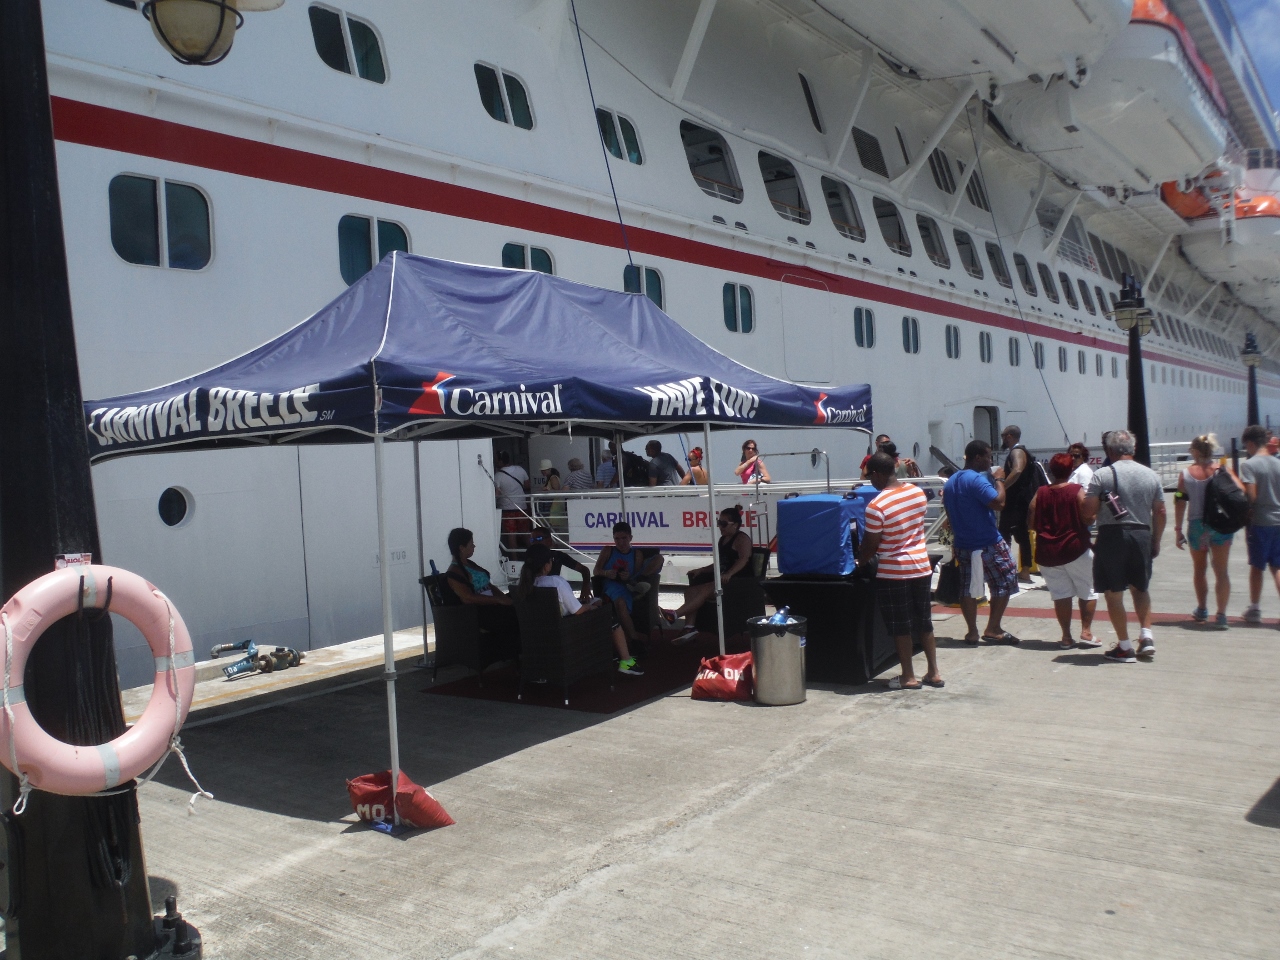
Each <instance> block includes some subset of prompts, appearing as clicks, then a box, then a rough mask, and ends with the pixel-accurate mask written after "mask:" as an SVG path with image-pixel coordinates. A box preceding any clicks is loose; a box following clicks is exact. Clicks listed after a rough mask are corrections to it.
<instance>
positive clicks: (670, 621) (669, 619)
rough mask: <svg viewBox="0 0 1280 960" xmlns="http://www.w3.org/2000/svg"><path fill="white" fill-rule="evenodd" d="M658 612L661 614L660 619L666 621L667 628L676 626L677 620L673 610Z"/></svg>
mask: <svg viewBox="0 0 1280 960" xmlns="http://www.w3.org/2000/svg"><path fill="white" fill-rule="evenodd" d="M658 612H659V613H661V614H662V619H663V620H664V621H666V624H667V626H669V627H674V626H675V625H676V620H678V619H679V618H678V617H677V616H676V612H675V611H674V610H660V611H658Z"/></svg>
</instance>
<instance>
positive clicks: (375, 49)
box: [347, 17, 387, 83]
mask: <svg viewBox="0 0 1280 960" xmlns="http://www.w3.org/2000/svg"><path fill="white" fill-rule="evenodd" d="M347 29H348V30H350V31H351V52H352V53H353V54H355V60H356V72H357V73H359V74H360V76H361V77H363V78H364V79H365V80H371V81H372V82H374V83H386V82H387V67H386V64H385V63H383V62H382V46H381V44H379V43H378V35H377V34H376V33H374V31H373V27H371V26H369V24H367V23H364V22H363V21H361V20H357V19H355V18H354V17H347Z"/></svg>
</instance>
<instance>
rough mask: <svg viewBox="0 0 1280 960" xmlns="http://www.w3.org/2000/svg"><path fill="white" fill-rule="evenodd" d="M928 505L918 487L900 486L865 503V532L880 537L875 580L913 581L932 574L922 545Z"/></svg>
mask: <svg viewBox="0 0 1280 960" xmlns="http://www.w3.org/2000/svg"><path fill="white" fill-rule="evenodd" d="M928 503H929V501H928V500H927V499H926V497H925V495H924V491H923V490H921V489H920V488H919V487H917V486H914V485H913V484H910V483H900V484H898V486H896V487H893V488H892V489H889V490H885V491H884V492H883V493H881V494H880V495H878V496H877V497H876V498H875V499H874V500H872V501H871V502H870V503H869V504H867V523H866V529H867V533H878V534H880V546H879V548H878V549H877V550H876V558H877V559H878V560H879V562H880V566H879V568H878V569H877V571H876V577H877V578H879V579H881V580H914V579H915V578H917V577H927V576H929V575H930V574H931V573H932V572H933V570H932V568H931V567H930V566H929V553H928V551H927V550H926V549H925V545H924V513H925V507H926V506H927V505H928Z"/></svg>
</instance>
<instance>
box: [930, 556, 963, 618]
mask: <svg viewBox="0 0 1280 960" xmlns="http://www.w3.org/2000/svg"><path fill="white" fill-rule="evenodd" d="M933 599H934V602H935V603H941V604H943V605H944V606H948V607H954V606H955V605H956V604H957V603H959V602H960V564H959V562H958V561H956V560H951V561H949V562H947V563H944V564H943V565H942V569H941V570H939V571H938V588H937V589H936V590H934V591H933Z"/></svg>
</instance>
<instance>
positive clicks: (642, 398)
mask: <svg viewBox="0 0 1280 960" xmlns="http://www.w3.org/2000/svg"><path fill="white" fill-rule="evenodd" d="M85 418H86V421H87V424H88V430H89V446H90V455H91V458H92V460H94V461H95V462H98V461H102V460H106V459H110V458H112V457H117V456H122V455H127V454H133V453H143V452H154V451H156V450H159V449H162V448H168V447H174V448H177V447H181V448H187V449H199V448H205V449H208V448H211V447H224V446H259V445H265V444H277V443H351V442H360V441H368V440H370V439H372V438H373V437H374V435H375V434H377V435H381V436H382V437H383V438H384V439H388V440H414V439H426V438H432V439H468V438H479V437H498V436H512V435H536V434H555V433H562V432H565V431H567V430H568V429H570V427H569V424H570V423H571V422H572V424H573V428H572V429H574V430H576V431H578V432H587V433H599V434H601V435H612V434H613V433H615V432H622V433H625V434H630V435H637V434H646V433H660V432H663V431H670V430H680V429H688V427H689V426H690V425H695V424H697V425H700V424H703V423H710V424H711V426H712V428H732V427H744V426H754V427H805V426H844V427H853V428H857V429H860V430H865V431H870V430H871V429H872V418H871V388H870V387H869V386H867V385H865V384H863V385H855V386H843V387H831V388H828V389H825V390H818V389H815V388H812V387H804V386H799V385H797V384H793V383H789V382H787V381H785V380H779V379H777V378H774V377H770V376H767V375H765V374H763V373H760V372H758V371H756V370H753V369H751V368H750V367H747V366H744V365H742V364H740V363H737V362H736V361H734V360H732V359H730V358H729V357H726V356H725V355H724V354H721V353H719V352H718V351H716V350H714V349H712V348H711V347H710V346H708V345H707V344H705V343H703V342H702V341H701V340H699V339H697V338H696V337H694V336H693V335H692V334H691V333H689V332H688V331H687V330H685V329H684V328H683V327H681V326H680V325H679V324H678V323H676V322H675V321H674V320H672V319H671V318H670V317H668V316H667V315H666V314H664V313H663V312H662V311H661V310H659V309H658V307H657V306H656V305H655V304H654V303H653V302H652V301H651V300H650V299H649V298H648V297H646V296H644V295H642V294H630V293H617V292H614V291H610V290H602V289H600V288H598V287H591V286H587V285H585V284H580V283H574V282H572V281H570V280H565V279H563V278H561V277H553V276H548V275H546V274H542V273H535V272H529V271H523V270H506V269H499V268H494V267H483V266H475V265H471V264H461V263H453V262H450V261H445V260H434V259H430V258H427V257H419V256H414V255H412V254H406V253H400V252H396V253H392V254H389V255H388V256H387V258H386V259H384V260H383V261H382V262H381V263H380V264H378V265H377V266H376V267H374V269H373V270H371V271H370V272H369V273H368V274H366V275H365V276H364V277H363V278H361V279H360V280H358V281H356V282H355V283H354V284H352V285H351V286H350V287H349V288H347V290H346V291H344V292H343V293H342V294H341V295H340V296H338V297H337V298H336V299H335V300H334V301H333V302H332V303H330V304H329V305H328V306H326V307H324V308H323V309H321V310H320V311H319V312H317V313H315V314H314V315H312V316H311V317H309V318H307V319H306V320H304V321H303V322H302V323H300V324H298V325H297V326H296V327H294V328H293V329H291V330H289V331H287V332H286V333H284V334H282V335H280V336H279V337H276V338H275V339H273V340H271V341H269V342H268V343H265V344H263V345H262V346H260V347H258V348H257V349H255V350H252V351H250V352H249V353H246V354H244V355H243V356H240V357H237V358H236V359H234V360H231V361H228V362H227V363H224V364H222V365H220V366H217V367H214V368H213V369H211V370H207V371H205V372H204V373H200V374H197V375H196V376H193V377H189V378H187V379H185V380H180V381H178V382H176V383H171V384H167V385H166V386H163V387H157V388H155V389H151V390H145V391H142V392H139V393H133V394H128V395H126V396H121V397H113V398H110V399H106V400H90V401H87V402H86V403H85Z"/></svg>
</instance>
